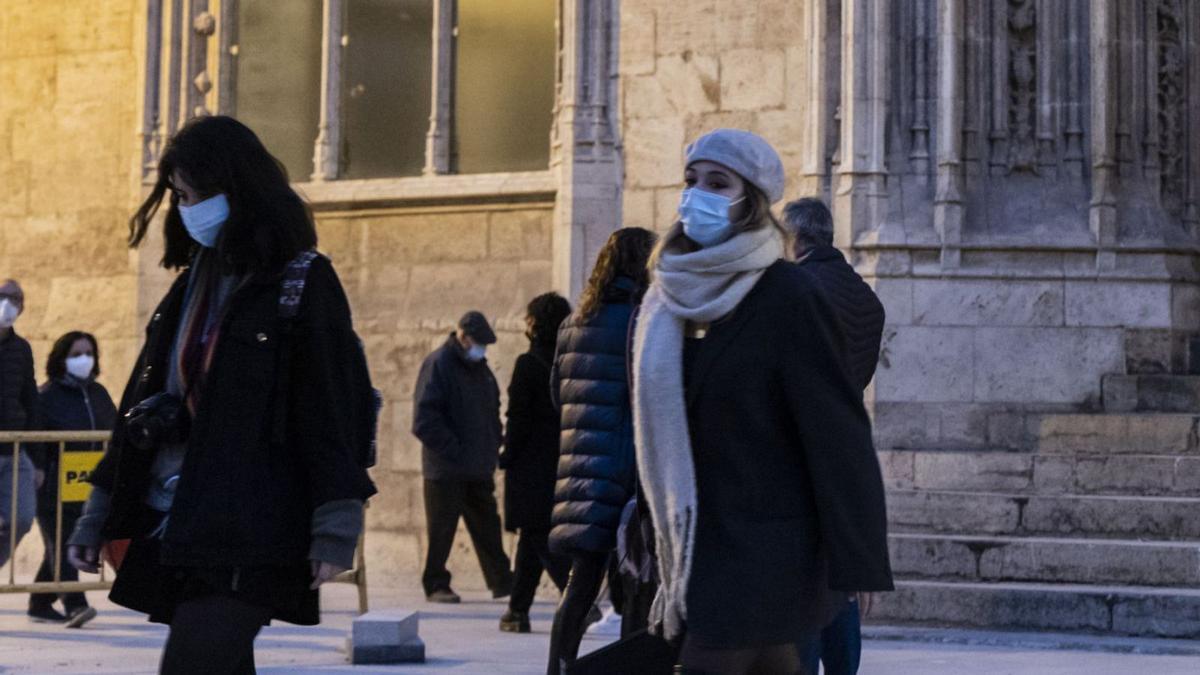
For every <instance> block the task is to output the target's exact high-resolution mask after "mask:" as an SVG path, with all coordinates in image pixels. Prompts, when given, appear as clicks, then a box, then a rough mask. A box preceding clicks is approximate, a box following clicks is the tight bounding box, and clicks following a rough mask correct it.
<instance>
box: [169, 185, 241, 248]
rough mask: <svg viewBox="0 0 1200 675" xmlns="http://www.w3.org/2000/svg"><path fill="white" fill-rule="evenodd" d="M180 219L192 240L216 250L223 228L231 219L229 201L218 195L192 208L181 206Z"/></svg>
mask: <svg viewBox="0 0 1200 675" xmlns="http://www.w3.org/2000/svg"><path fill="white" fill-rule="evenodd" d="M179 217H180V218H182V219H183V226H184V227H186V228H187V231H188V234H189V235H191V237H192V239H195V240H196V242H197V243H199V244H200V245H201V246H203V247H205V248H215V247H216V245H217V238H218V237H220V236H221V227H222V226H224V225H225V221H226V220H228V219H229V200H228V199H226V198H225V195H223V194H218V195H214V196H212V197H209V198H208V199H205V200H204V201H202V202H197V203H195V204H193V205H191V206H184V205H182V204H180V205H179Z"/></svg>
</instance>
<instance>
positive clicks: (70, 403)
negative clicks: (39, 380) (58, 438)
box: [29, 376, 117, 510]
mask: <svg viewBox="0 0 1200 675" xmlns="http://www.w3.org/2000/svg"><path fill="white" fill-rule="evenodd" d="M37 411H38V412H37V420H38V423H37V426H38V429H40V430H43V431H95V430H98V429H99V430H103V431H108V430H110V429H112V428H113V424H114V423H115V422H116V417H117V409H116V406H114V405H113V400H112V397H110V396H109V395H108V390H107V389H105V388H104V385H102V384H100V383H99V382H96V381H95V380H88V381H87V382H81V381H79V380H76V379H75V378H72V377H70V376H64V377H62V378H61V379H58V380H51V381H50V382H47V383H46V384H45V386H43V387H42V390H41V392H40V393H39V394H38V401H37ZM101 447H102V446H101V444H100V443H67V444H66V446H65V448H64V450H65V451H66V452H74V451H77V450H81V451H88V450H92V451H95V450H100V449H101ZM59 451H60V449H59V446H58V444H57V443H47V444H44V445H32V446H30V453H29V456H30V459H32V460H33V465H34V466H36V467H37V468H39V469H41V470H42V471H45V472H46V475H47V476H49V477H50V478H49V479H48V480H46V482H44V483H42V487H41V489H40V490H39V491H38V494H39V497H40V498H39V500H38V506H39V508H42V507H45V508H48V509H50V510H53V508H54V504H55V500H56V499H57V496H58V481H57V480H54V478H53V477H54V476H57V475H58V460H59Z"/></svg>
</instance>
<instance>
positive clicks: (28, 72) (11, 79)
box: [0, 8, 58, 119]
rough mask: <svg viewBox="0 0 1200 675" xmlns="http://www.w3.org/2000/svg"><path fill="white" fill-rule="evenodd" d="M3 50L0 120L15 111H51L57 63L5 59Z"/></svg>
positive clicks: (0, 58) (50, 58)
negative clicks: (2, 93)
mask: <svg viewBox="0 0 1200 675" xmlns="http://www.w3.org/2000/svg"><path fill="white" fill-rule="evenodd" d="M6 11H7V8H6ZM2 30H3V29H0V31H2ZM3 49H4V48H3V47H0V91H3V92H4V96H3V97H0V119H2V118H3V117H4V116H7V115H10V114H12V112H14V111H16V110H22V109H34V110H41V111H46V110H49V109H50V108H52V107H53V105H54V97H55V92H56V77H57V65H58V62H57V60H56V59H55V58H54V57H53V56H28V57H24V58H13V59H7V58H4V57H3V55H2V52H3Z"/></svg>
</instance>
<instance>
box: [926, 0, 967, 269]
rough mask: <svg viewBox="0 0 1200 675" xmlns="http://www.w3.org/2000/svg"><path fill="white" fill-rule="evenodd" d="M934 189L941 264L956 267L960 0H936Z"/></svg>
mask: <svg viewBox="0 0 1200 675" xmlns="http://www.w3.org/2000/svg"><path fill="white" fill-rule="evenodd" d="M937 40H938V41H937V58H938V70H937V74H938V99H937V137H938V142H937V192H936V193H935V195H934V198H933V224H934V227H935V228H936V229H937V232H938V234H939V235H940V236H941V238H942V266H943V267H951V268H953V267H958V263H959V257H960V251H959V249H958V245H959V244H960V243H961V242H962V223H963V163H962V151H963V134H962V128H963V93H964V83H963V64H964V56H963V0H938V36H937Z"/></svg>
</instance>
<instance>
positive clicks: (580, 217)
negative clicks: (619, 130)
mask: <svg viewBox="0 0 1200 675" xmlns="http://www.w3.org/2000/svg"><path fill="white" fill-rule="evenodd" d="M618 7H619V2H618V0H564V1H563V2H561V3H560V4H559V11H560V12H561V15H560V16H559V21H558V25H559V58H558V72H557V80H558V82H557V86H556V90H557V96H558V99H557V101H556V102H555V112H554V130H553V132H552V140H551V147H552V156H551V168H552V170H554V171H556V172H557V175H558V197H557V200H556V203H555V213H554V232H553V250H554V262H553V278H554V286H555V288H556V289H558V291H559V292H560V293H563V294H565V295H567V296H568V297H571V298H573V299H574V298H577V297H578V296H579V293H580V292H581V291H582V290H583V287H584V284H585V283H586V282H587V278H588V275H589V274H590V272H591V268H592V265H593V264H594V263H595V259H596V255H597V254H598V253H599V251H600V248H601V247H602V246H603V245H604V242H605V241H606V240H607V238H608V235H609V234H610V233H611V232H612V231H613V230H615V229H617V228H618V227H620V225H621V194H620V193H621V156H620V148H619V147H618V143H617V134H616V114H617V111H616V110H615V106H616V101H617V97H616V81H617V26H618V25H619V23H618V14H617V12H618Z"/></svg>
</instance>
